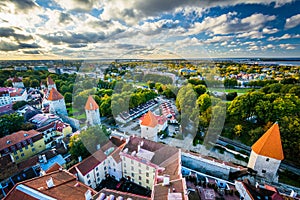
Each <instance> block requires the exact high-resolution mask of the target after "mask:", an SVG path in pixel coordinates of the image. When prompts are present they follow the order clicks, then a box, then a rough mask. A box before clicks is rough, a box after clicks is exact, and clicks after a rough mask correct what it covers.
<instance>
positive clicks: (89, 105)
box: [85, 95, 99, 110]
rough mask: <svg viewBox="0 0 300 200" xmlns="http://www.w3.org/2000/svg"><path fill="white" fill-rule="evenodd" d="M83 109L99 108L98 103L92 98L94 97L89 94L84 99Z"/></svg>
mask: <svg viewBox="0 0 300 200" xmlns="http://www.w3.org/2000/svg"><path fill="white" fill-rule="evenodd" d="M85 109H86V110H97V109H99V106H98V104H97V103H96V101H95V100H94V98H93V97H92V96H91V95H90V96H89V98H88V100H87V101H86V104H85Z"/></svg>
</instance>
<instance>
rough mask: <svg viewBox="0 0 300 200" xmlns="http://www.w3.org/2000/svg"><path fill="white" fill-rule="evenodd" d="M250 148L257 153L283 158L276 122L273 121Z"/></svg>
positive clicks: (278, 158)
mask: <svg viewBox="0 0 300 200" xmlns="http://www.w3.org/2000/svg"><path fill="white" fill-rule="evenodd" d="M252 150H253V151H254V152H255V153H257V154H258V155H262V156H266V157H269V158H274V159H277V160H283V159H284V155H283V150H282V144H281V139H280V131H279V126H278V123H277V122H275V123H274V124H273V125H272V126H271V128H269V130H267V132H266V133H265V134H263V136H261V137H260V138H259V139H258V140H257V141H256V142H255V143H254V144H253V145H252Z"/></svg>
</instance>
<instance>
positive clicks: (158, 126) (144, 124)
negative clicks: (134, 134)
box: [140, 111, 168, 142]
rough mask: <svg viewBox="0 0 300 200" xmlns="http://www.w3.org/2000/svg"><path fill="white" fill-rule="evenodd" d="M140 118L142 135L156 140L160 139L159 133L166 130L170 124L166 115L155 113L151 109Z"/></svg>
mask: <svg viewBox="0 0 300 200" xmlns="http://www.w3.org/2000/svg"><path fill="white" fill-rule="evenodd" d="M140 120H141V122H140V127H141V137H142V138H147V139H149V140H152V141H155V142H157V141H158V139H157V138H158V137H157V133H158V132H160V131H163V130H165V129H166V128H167V126H168V123H167V119H166V118H165V117H164V116H157V115H154V114H153V113H152V112H151V111H148V113H146V114H145V115H144V116H143V117H141V118H140Z"/></svg>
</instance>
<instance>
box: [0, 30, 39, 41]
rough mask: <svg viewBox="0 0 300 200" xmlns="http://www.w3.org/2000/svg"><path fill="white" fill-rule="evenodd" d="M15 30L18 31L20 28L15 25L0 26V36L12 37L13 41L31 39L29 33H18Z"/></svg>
mask: <svg viewBox="0 0 300 200" xmlns="http://www.w3.org/2000/svg"><path fill="white" fill-rule="evenodd" d="M17 31H19V32H20V31H21V29H20V28H17V27H0V37H5V38H12V39H13V40H15V41H20V40H22V41H24V40H25V41H26V40H30V39H33V37H32V36H31V35H24V34H20V33H17Z"/></svg>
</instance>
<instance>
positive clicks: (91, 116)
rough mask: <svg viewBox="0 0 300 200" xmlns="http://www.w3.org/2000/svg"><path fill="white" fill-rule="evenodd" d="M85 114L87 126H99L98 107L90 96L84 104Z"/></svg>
mask: <svg viewBox="0 0 300 200" xmlns="http://www.w3.org/2000/svg"><path fill="white" fill-rule="evenodd" d="M85 113H86V119H87V123H88V125H91V126H94V125H100V124H101V120H100V113H99V106H98V104H97V103H96V101H95V100H94V99H93V97H92V96H89V98H88V100H87V102H86V104H85Z"/></svg>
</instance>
